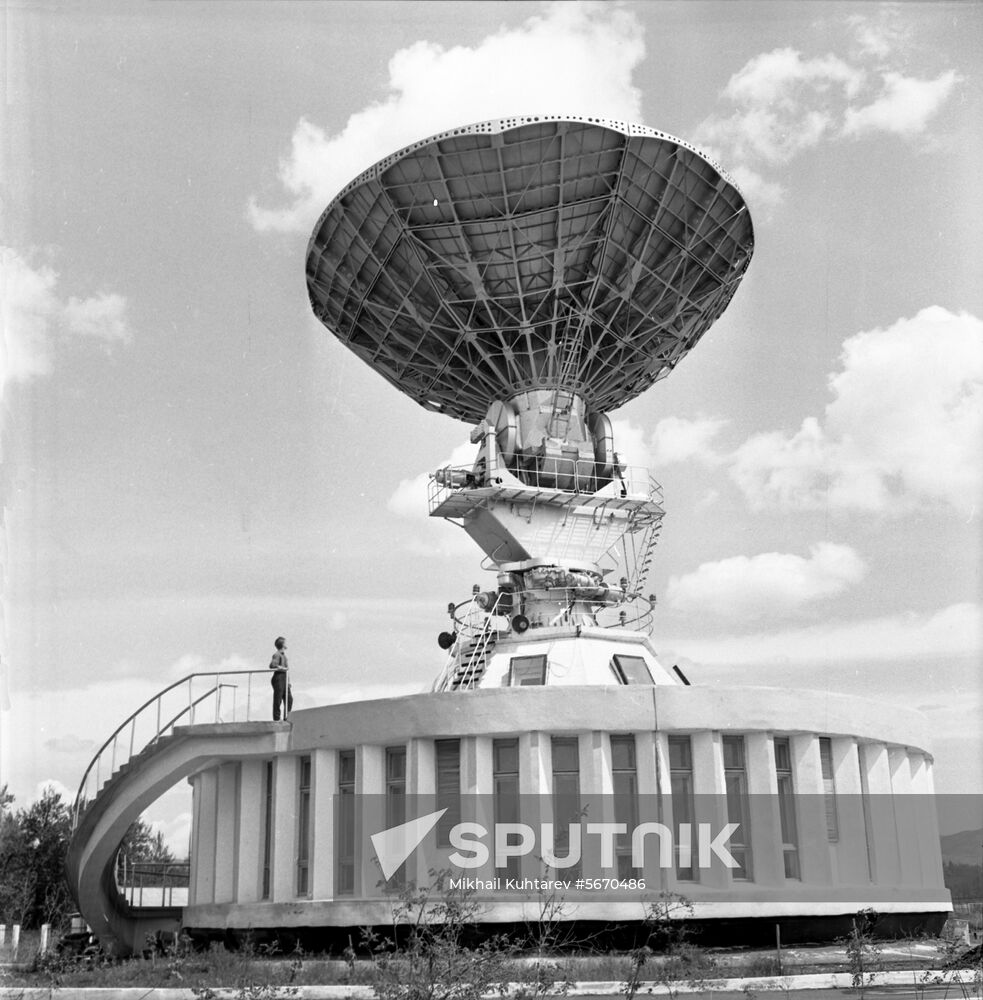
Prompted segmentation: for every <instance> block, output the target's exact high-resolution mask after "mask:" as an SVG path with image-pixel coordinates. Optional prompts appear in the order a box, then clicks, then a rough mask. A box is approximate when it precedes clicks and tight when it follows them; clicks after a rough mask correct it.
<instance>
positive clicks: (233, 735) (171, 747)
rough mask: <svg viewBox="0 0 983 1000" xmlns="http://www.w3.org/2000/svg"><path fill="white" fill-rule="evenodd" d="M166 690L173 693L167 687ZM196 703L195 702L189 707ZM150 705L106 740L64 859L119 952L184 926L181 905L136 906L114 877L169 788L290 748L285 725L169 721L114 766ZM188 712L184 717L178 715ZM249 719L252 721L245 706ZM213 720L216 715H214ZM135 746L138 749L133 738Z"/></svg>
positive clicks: (95, 922) (93, 921)
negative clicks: (104, 769) (125, 736)
mask: <svg viewBox="0 0 983 1000" xmlns="http://www.w3.org/2000/svg"><path fill="white" fill-rule="evenodd" d="M212 676H214V675H212ZM186 680H187V678H186V679H185V681H186ZM179 683H184V682H183V681H182V682H179ZM173 687H174V685H172V688H173ZM168 690H171V688H168V689H165V691H168ZM216 690H217V689H216ZM162 693H163V692H162ZM158 697H159V696H158ZM202 700H203V699H199V700H198V701H199V702H200V701H202ZM196 704H197V703H196V702H194V701H192V702H191V705H192V707H193V706H194V705H196ZM148 708H149V709H150V710H151V712H153V711H154V709H155V708H156V704H155V701H154V700H153V699H152V700H151V702H148V703H147V705H145V706H143V707H142V708H141V709H139V710H138V711H137V712H135V713H134V714H133V715H132V716H130V718H129V719H128V720H127V721H126V722H124V723H123V725H122V726H121V727H120V728H119V729H118V730H117V731H116V733H114V734H113V736H112V737H110V740H107V742H106V744H104V745H103V748H102V749H101V750H100V751H99V754H97V755H96V757H95V758H94V759H93V762H92V764H90V767H89V770H87V771H86V776H85V777H84V778H83V779H82V787H81V788H80V790H79V797H78V799H77V800H76V806H75V822H74V828H73V833H72V839H71V841H70V843H69V848H68V854H67V856H66V859H65V870H66V875H67V878H68V883H69V886H70V888H71V890H72V893H73V895H74V896H75V899H76V901H77V903H78V907H79V911H80V912H81V914H82V916H83V917H84V918H85V920H86V921H87V922H88V924H89V926H90V927H91V928H92V931H93V933H95V934H96V936H97V937H98V938H99V941H100V943H101V944H102V946H103V947H104V948H106V950H107V951H109V952H110V953H111V954H114V955H127V954H130V953H131V952H133V951H140V950H141V949H143V948H144V947H145V946H146V938H147V935H148V934H150V935H152V934H153V933H154V932H156V931H157V930H167V931H176V930H178V929H179V928H180V921H181V908H180V907H162V906H149V907H137V906H132V905H130V904H129V903H128V902H127V901H126V899H125V898H124V897H123V895H122V894H121V893H120V891H119V889H118V887H117V885H116V877H115V861H116V853H117V851H118V850H119V846H120V843H121V842H122V840H123V837H124V836H125V834H126V831H127V830H128V829H129V827H130V825H131V824H132V823H133V822H135V821H136V820H137V819H139V818H140V815H141V813H142V812H143V811H144V810H145V809H146V808H147V806H149V805H150V804H151V803H153V802H154V801H155V800H156V799H158V798H159V797H160V796H161V795H162V794H163V793H164V792H166V791H167V790H168V789H169V788H172V787H173V786H174V785H175V784H177V782H179V781H181V780H182V779H183V778H187V777H188V776H190V775H192V774H194V773H196V772H197V771H200V770H202V769H204V768H206V767H208V766H210V765H211V764H212V763H214V762H215V761H216V760H219V759H222V760H226V761H227V760H247V759H249V758H255V757H270V756H273V755H274V754H275V753H276V752H277V751H279V750H283V749H285V748H286V746H287V744H288V742H289V739H290V724H289V723H288V722H267V721H262V722H260V721H221V720H220V721H210V722H205V723H200V724H190V725H184V726H176V725H174V722H175V720H174V719H172V720H171V721H170V722H169V723H168V724H167V726H166V727H165V731H163V732H160V731H158V732H157V733H156V734H155V735H154V736H153V738H152V739H151V740H150V742H149V743H147V744H146V745H145V746H144V747H143V748H142V749H140V750H139V751H138V752H135V753H131V755H130V756H129V757H128V759H126V760H125V761H124V762H123V763H122V764H120V765H119V766H118V767H117V766H116V761H115V751H116V742H117V734H119V733H120V732H121V730H123V728H124V727H125V726H127V725H128V724H130V723H132V722H133V721H134V720H135V719H136V718H137V717H138V716H139V715H140V714H141V713H145V712H146V711H147V710H148ZM157 714H158V719H159V717H160V713H159V709H158V710H157ZM186 714H188V713H187V712H182V713H179V717H180V715H186ZM191 714H192V715H193V714H194V713H193V712H192V713H191ZM232 714H233V716H234V714H235V713H234V712H233V713H232ZM245 714H246V716H247V720H248V716H249V711H248V703H247V711H246V713H245ZM215 716H216V717H218V716H219V712H218V711H217V710H216V712H215ZM110 741H113V742H112V747H113V757H114V759H113V764H112V773H111V774H110V776H109V778H108V780H106V781H105V783H103V784H102V786H101V787H100V788H99V789H98V790H97V791H96V792H95V794H94V795H92V796H87V795H86V793H85V789H86V787H87V780H88V779H89V778H90V776H91V773H92V772H93V765H95V764H96V763H97V761H98V760H99V757H100V755H101V754H104V752H105V751H106V750H107V748H108V747H109V746H110ZM130 745H131V747H132V746H133V739H132V737H131V739H130Z"/></svg>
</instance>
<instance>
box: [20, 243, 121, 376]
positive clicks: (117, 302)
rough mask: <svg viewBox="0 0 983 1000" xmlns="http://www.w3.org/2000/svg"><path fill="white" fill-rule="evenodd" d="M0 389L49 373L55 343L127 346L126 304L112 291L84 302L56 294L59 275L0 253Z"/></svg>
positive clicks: (47, 268)
mask: <svg viewBox="0 0 983 1000" xmlns="http://www.w3.org/2000/svg"><path fill="white" fill-rule="evenodd" d="M0 261H2V290H0V326H2V339H0V388H3V387H6V385H7V384H8V383H10V382H24V381H27V380H28V379H31V378H35V377H37V376H41V375H47V374H49V373H50V371H51V365H52V358H53V355H54V348H55V343H56V340H57V339H58V338H62V339H65V338H84V339H87V340H90V341H93V340H94V341H97V342H101V343H102V344H103V345H106V346H109V345H112V344H117V343H127V342H128V341H129V339H130V331H129V327H128V326H127V322H126V300H125V299H124V298H123V297H122V296H121V295H118V294H116V293H114V292H99V293H97V294H96V295H92V296H89V297H87V298H78V297H77V296H74V295H73V296H70V297H69V298H68V299H67V300H64V299H62V298H61V297H60V295H59V294H58V290H57V286H58V282H59V278H58V274H57V273H56V272H55V271H54V270H53V269H52V268H51V267H49V266H47V265H44V264H40V265H32V264H31V263H30V262H29V261H27V260H26V259H25V258H24V257H23V256H22V255H21V254H19V253H18V252H17V251H16V250H13V249H11V248H10V247H2V248H0Z"/></svg>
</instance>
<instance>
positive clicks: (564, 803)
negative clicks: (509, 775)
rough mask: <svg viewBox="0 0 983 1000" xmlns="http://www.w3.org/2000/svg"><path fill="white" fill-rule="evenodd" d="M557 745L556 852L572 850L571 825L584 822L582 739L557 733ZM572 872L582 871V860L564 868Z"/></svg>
mask: <svg viewBox="0 0 983 1000" xmlns="http://www.w3.org/2000/svg"><path fill="white" fill-rule="evenodd" d="M552 747H553V853H554V854H555V855H556V856H557V857H566V856H567V854H568V853H569V852H570V827H571V826H573V825H574V824H576V823H579V822H580V740H579V739H578V738H577V737H576V736H554V737H553V739H552ZM563 871H564V872H566V873H567V874H568V875H573V876H574V877H576V876H577V875H579V874H580V864H579V863H578V864H576V865H572V866H571V867H569V868H564V869H563Z"/></svg>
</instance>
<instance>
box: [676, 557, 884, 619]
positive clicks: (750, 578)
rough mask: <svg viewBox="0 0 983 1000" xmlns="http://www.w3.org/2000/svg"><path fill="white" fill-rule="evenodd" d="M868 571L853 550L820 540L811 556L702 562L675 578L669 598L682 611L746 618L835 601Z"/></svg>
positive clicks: (741, 558)
mask: <svg viewBox="0 0 983 1000" xmlns="http://www.w3.org/2000/svg"><path fill="white" fill-rule="evenodd" d="M866 571H867V567H866V565H865V563H864V561H863V560H862V559H861V558H860V556H859V555H858V554H857V553H856V552H855V551H854V550H853V549H852V548H850V546H848V545H836V544H833V543H831V542H820V543H819V544H817V545H814V546H813V547H812V549H811V551H810V554H809V557H808V558H803V557H802V556H797V555H793V554H790V553H783V552H764V553H762V554H761V555H757V556H751V557H748V556H733V557H731V558H729V559H721V560H719V561H718V562H707V563H703V564H702V565H701V566H699V567H698V568H697V569H696V570H694V571H693V572H692V573H687V574H686V575H684V576H681V577H676V576H674V577H671V578H670V580H669V585H668V588H667V592H666V597H667V601H668V604H669V606H670V607H671V608H674V609H675V610H677V611H685V612H699V613H709V614H713V615H716V616H718V617H721V618H727V619H732V620H746V619H748V618H759V617H761V616H762V615H764V614H772V613H776V612H783V611H791V610H794V609H795V608H798V607H800V606H802V605H805V604H809V603H811V602H814V601H817V600H821V599H823V598H827V597H834V596H836V595H837V594H840V593H842V592H843V591H844V590H846V589H847V588H849V587H851V586H853V585H854V584H856V583H859V582H860V580H861V579H863V577H864V575H865V573H866Z"/></svg>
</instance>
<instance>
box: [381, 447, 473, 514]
mask: <svg viewBox="0 0 983 1000" xmlns="http://www.w3.org/2000/svg"><path fill="white" fill-rule="evenodd" d="M477 454H478V446H477V445H474V444H471V442H470V441H465V442H464V443H463V444H459V445H458V446H457V447H456V448H455V449H454V450H453V452H451V456H450V458H448V459H446V460H445V461H443V462H441V463H440V464H439V465H437V466H435V468H437V469H443V468H444V467H445V466H448V465H452V466H455V467H459V468H464V467H467V468H470V467H471V466H472V465H474V460H475V457H476V456H477ZM430 475H431V474H430V472H421V473H420V474H419V475H418V476H414V477H413V478H412V479H401V480H400V481H399V485H398V486H397V487H396V489H395V490H394V491H393V494H392V496H390V497H389V499H388V500H387V501H386V506H387V507H388V508H389V509H390V510H391V511H392V512H393V513H394V514H397V515H398V516H399V517H410V518H426V517H427V514H428V510H429V508H428V497H429V495H430V493H429V491H430V487H431V484H432V480H431V478H430Z"/></svg>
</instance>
